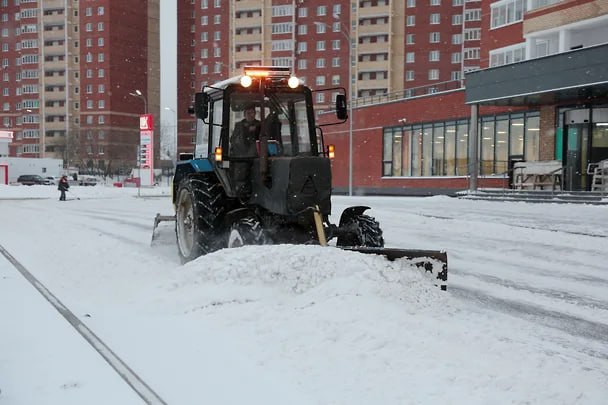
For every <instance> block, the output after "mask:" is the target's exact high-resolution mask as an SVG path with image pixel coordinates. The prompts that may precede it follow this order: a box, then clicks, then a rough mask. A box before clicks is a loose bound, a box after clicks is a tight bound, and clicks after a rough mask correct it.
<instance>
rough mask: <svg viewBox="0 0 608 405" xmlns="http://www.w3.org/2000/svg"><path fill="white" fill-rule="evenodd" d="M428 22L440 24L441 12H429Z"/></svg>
mask: <svg viewBox="0 0 608 405" xmlns="http://www.w3.org/2000/svg"><path fill="white" fill-rule="evenodd" d="M430 23H431V24H441V14H439V13H433V14H431V16H430Z"/></svg>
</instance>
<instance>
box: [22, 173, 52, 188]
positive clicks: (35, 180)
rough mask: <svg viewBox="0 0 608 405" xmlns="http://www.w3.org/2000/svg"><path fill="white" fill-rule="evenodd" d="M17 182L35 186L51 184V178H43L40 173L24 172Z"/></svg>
mask: <svg viewBox="0 0 608 405" xmlns="http://www.w3.org/2000/svg"><path fill="white" fill-rule="evenodd" d="M17 183H21V184H23V185H25V186H33V185H34V184H50V183H49V180H47V179H45V178H43V177H42V176H40V175H39V174H22V175H21V176H19V177H18V178H17Z"/></svg>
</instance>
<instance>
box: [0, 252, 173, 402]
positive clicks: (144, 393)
mask: <svg viewBox="0 0 608 405" xmlns="http://www.w3.org/2000/svg"><path fill="white" fill-rule="evenodd" d="M0 253H1V254H2V255H3V256H4V257H5V258H6V259H7V260H8V261H9V262H10V263H11V264H12V265H13V266H14V267H15V269H17V271H19V273H21V275H22V276H23V277H24V278H25V279H26V280H27V281H28V282H29V283H30V284H31V285H32V286H33V287H34V288H35V289H36V290H37V291H38V292H39V293H40V294H41V295H42V296H43V297H44V298H45V299H46V300H47V301H48V302H49V303H50V304H51V305H52V306H53V307H54V308H55V309H56V310H57V312H59V314H61V315H62V316H63V317H64V318H65V320H66V321H68V322H69V324H70V325H71V326H72V328H74V329H75V330H76V332H78V333H79V334H80V335H81V336H82V337H83V338H84V339H85V340H86V341H87V342H88V343H89V344H90V345H91V346H92V347H93V349H95V351H97V353H99V354H100V355H101V357H103V359H104V360H105V361H106V362H107V363H108V364H109V365H110V367H112V368H113V369H114V371H116V373H117V374H118V375H119V376H120V377H121V378H122V379H123V380H124V381H125V382H126V383H127V384H128V385H129V386H130V387H131V388H132V389H133V391H135V392H136V393H137V395H139V397H140V398H141V399H143V400H144V401H145V402H146V404H151V405H156V404H158V405H167V403H166V402H165V401H164V400H163V399H162V398H161V397H160V396H159V395H158V394H157V393H156V392H154V390H152V388H150V386H148V384H146V382H145V381H144V380H142V379H141V377H140V376H139V375H138V374H137V373H136V372H135V371H133V370H132V369H131V367H129V366H128V365H127V364H126V363H125V362H124V361H123V360H122V359H121V358H120V357H118V355H117V354H116V353H114V352H113V351H112V349H110V347H108V345H106V344H105V343H104V342H103V341H102V340H101V339H100V338H99V337H98V336H97V335H96V334H95V333H94V332H93V331H92V330H91V329H89V328H88V327H87V326H86V325H85V324H84V323H82V321H81V320H80V319H78V317H77V316H76V315H74V313H73V312H72V311H70V309H69V308H68V307H66V306H65V305H64V304H63V303H62V302H61V301H60V300H59V299H58V298H57V297H56V296H55V295H54V294H53V293H52V292H51V291H50V290H49V289H48V288H46V287H45V286H44V284H42V283H41V282H40V281H38V279H37V278H36V277H34V275H33V274H32V273H30V272H29V271H28V270H27V269H26V268H25V267H24V266H23V265H22V264H21V263H20V262H18V261H17V259H15V258H14V257H13V256H12V255H11V254H10V253H9V252H8V251H7V250H6V249H4V247H3V246H2V245H0Z"/></svg>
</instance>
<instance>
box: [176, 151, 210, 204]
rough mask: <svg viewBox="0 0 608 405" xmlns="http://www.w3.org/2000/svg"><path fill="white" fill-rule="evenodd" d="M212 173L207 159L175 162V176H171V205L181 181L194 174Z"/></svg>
mask: <svg viewBox="0 0 608 405" xmlns="http://www.w3.org/2000/svg"><path fill="white" fill-rule="evenodd" d="M212 171H213V166H212V165H211V163H210V162H209V160H208V159H192V160H184V161H180V162H177V165H176V167H175V174H174V175H173V204H175V199H176V198H177V191H178V189H179V184H180V183H181V182H182V180H184V179H185V178H187V177H189V176H190V175H192V174H195V173H209V172H212Z"/></svg>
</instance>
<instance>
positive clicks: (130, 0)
mask: <svg viewBox="0 0 608 405" xmlns="http://www.w3.org/2000/svg"><path fill="white" fill-rule="evenodd" d="M0 1H1V2H0V16H1V18H2V29H1V31H0V43H1V46H2V49H1V51H0V60H1V61H2V82H0V87H1V88H2V102H1V103H0V106H1V109H0V117H1V118H0V119H1V121H2V124H3V126H4V129H7V130H9V131H12V132H13V134H14V135H13V142H12V143H11V145H10V155H11V156H22V157H51V158H60V159H63V160H64V162H65V164H66V165H70V166H77V167H80V168H81V169H83V170H87V169H89V170H94V171H97V170H98V171H102V172H103V171H107V170H108V169H110V168H112V169H118V168H125V169H126V168H129V167H133V166H134V165H135V163H136V159H137V147H138V144H139V115H140V114H143V113H145V112H149V113H152V114H155V115H157V116H158V115H159V104H160V102H159V97H160V88H159V81H160V79H159V78H160V71H159V68H160V62H159V35H158V31H159V11H158V8H159V6H158V0H147V1H136V0H127V1H121V2H116V1H115V2H111V1H109V0H45V1H40V0H0ZM157 150H158V148H157ZM110 171H112V170H110Z"/></svg>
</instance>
